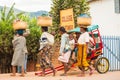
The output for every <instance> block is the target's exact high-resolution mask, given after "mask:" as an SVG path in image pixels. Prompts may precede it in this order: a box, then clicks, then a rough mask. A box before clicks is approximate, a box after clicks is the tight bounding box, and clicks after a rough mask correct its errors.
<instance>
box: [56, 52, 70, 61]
mask: <svg viewBox="0 0 120 80" xmlns="http://www.w3.org/2000/svg"><path fill="white" fill-rule="evenodd" d="M70 55H71V51H70V50H69V51H67V52H66V53H63V54H62V55H61V56H59V57H58V60H59V61H61V62H64V63H68V62H69V59H70Z"/></svg>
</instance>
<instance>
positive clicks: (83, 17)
mask: <svg viewBox="0 0 120 80" xmlns="http://www.w3.org/2000/svg"><path fill="white" fill-rule="evenodd" d="M77 24H78V25H86V26H89V25H91V17H90V16H88V15H87V14H80V16H79V17H77Z"/></svg>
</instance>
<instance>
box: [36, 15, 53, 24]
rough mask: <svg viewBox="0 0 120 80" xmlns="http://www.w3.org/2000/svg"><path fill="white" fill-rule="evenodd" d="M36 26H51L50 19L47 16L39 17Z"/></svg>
mask: <svg viewBox="0 0 120 80" xmlns="http://www.w3.org/2000/svg"><path fill="white" fill-rule="evenodd" d="M37 24H38V25H39V26H52V18H51V17H48V16H39V17H38V19H37Z"/></svg>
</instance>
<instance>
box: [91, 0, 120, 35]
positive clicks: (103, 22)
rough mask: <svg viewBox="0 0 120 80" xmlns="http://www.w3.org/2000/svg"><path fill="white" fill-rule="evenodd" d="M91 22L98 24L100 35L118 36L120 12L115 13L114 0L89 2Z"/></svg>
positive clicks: (119, 32) (119, 33) (119, 31)
mask: <svg viewBox="0 0 120 80" xmlns="http://www.w3.org/2000/svg"><path fill="white" fill-rule="evenodd" d="M90 14H91V16H92V24H98V25H99V26H100V32H101V35H108V36H120V14H117V13H115V6H114V0H98V1H93V2H91V3H90Z"/></svg>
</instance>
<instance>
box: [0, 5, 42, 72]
mask: <svg viewBox="0 0 120 80" xmlns="http://www.w3.org/2000/svg"><path fill="white" fill-rule="evenodd" d="M14 5H15V4H13V5H12V6H11V8H10V9H9V10H8V8H6V7H5V6H4V7H3V8H2V9H1V10H0V15H1V16H0V66H2V67H0V68H1V69H0V70H2V71H0V72H2V73H4V72H10V70H8V71H7V69H10V66H11V60H12V55H13V48H12V39H13V36H14V30H13V27H12V23H13V20H15V19H16V18H18V19H21V20H23V21H26V22H27V23H28V25H29V29H30V35H29V36H27V48H28V51H29V53H30V54H29V55H30V57H29V58H30V59H32V60H35V58H36V55H37V52H38V48H39V37H40V34H41V32H40V27H38V26H37V19H36V18H35V17H34V18H30V16H29V15H28V14H24V12H20V13H15V11H14ZM6 66H7V67H6Z"/></svg>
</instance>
